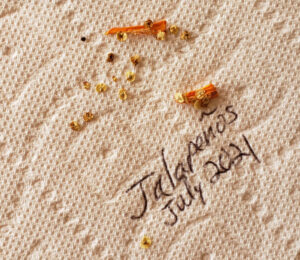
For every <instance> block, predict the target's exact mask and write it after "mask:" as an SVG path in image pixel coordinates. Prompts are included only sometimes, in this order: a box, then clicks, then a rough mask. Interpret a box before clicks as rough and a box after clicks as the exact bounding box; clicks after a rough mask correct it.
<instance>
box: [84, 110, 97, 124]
mask: <svg viewBox="0 0 300 260" xmlns="http://www.w3.org/2000/svg"><path fill="white" fill-rule="evenodd" d="M93 119H94V115H93V114H92V113H91V112H86V113H84V114H83V120H84V121H85V122H89V121H91V120H93Z"/></svg>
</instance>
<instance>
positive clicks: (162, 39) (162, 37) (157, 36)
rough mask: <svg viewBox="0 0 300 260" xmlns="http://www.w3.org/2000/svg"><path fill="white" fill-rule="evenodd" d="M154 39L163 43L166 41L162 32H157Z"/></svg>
mask: <svg viewBox="0 0 300 260" xmlns="http://www.w3.org/2000/svg"><path fill="white" fill-rule="evenodd" d="M156 39H157V40H160V41H164V40H165V39H166V33H165V32H163V31H159V32H158V33H157V35H156Z"/></svg>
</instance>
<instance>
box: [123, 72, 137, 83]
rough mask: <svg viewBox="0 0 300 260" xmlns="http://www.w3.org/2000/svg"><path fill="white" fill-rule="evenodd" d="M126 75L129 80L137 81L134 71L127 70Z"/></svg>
mask: <svg viewBox="0 0 300 260" xmlns="http://www.w3.org/2000/svg"><path fill="white" fill-rule="evenodd" d="M125 76H126V80H127V81H129V82H133V81H135V73H134V72H132V71H127V72H126V73H125Z"/></svg>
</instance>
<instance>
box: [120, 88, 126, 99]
mask: <svg viewBox="0 0 300 260" xmlns="http://www.w3.org/2000/svg"><path fill="white" fill-rule="evenodd" d="M119 97H120V99H121V100H126V99H127V92H126V89H124V88H120V89H119Z"/></svg>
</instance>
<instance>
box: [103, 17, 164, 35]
mask: <svg viewBox="0 0 300 260" xmlns="http://www.w3.org/2000/svg"><path fill="white" fill-rule="evenodd" d="M166 29H167V21H166V20H162V21H158V22H154V23H153V24H152V25H151V26H146V25H136V26H129V27H115V28H111V29H110V30H108V31H107V32H106V33H105V34H106V35H108V34H116V33H118V32H126V33H133V34H154V35H156V34H157V33H158V32H159V31H161V32H165V31H166Z"/></svg>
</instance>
